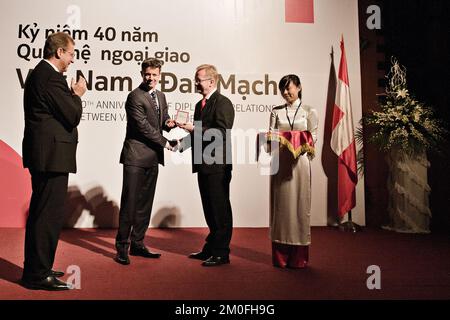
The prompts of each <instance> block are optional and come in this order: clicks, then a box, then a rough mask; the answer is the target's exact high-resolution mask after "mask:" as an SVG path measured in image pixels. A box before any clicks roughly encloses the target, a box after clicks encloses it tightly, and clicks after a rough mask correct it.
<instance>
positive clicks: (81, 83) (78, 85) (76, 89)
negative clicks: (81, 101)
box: [70, 76, 87, 97]
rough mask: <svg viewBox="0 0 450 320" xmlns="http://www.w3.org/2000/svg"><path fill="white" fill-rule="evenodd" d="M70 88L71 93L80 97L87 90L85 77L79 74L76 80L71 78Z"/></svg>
mask: <svg viewBox="0 0 450 320" xmlns="http://www.w3.org/2000/svg"><path fill="white" fill-rule="evenodd" d="M70 88H71V89H72V92H73V94H75V95H77V96H79V97H82V96H83V94H84V93H85V92H86V90H87V87H86V79H85V78H83V77H81V76H80V78H78V81H77V82H75V79H74V78H72V81H71V82H70Z"/></svg>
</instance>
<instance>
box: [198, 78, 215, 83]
mask: <svg viewBox="0 0 450 320" xmlns="http://www.w3.org/2000/svg"><path fill="white" fill-rule="evenodd" d="M208 80H211V78H207V79H196V80H195V84H199V83H201V82H203V81H208Z"/></svg>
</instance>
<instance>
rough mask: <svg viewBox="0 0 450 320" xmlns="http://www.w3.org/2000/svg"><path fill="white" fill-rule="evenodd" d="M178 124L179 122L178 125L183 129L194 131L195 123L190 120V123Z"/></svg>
mask: <svg viewBox="0 0 450 320" xmlns="http://www.w3.org/2000/svg"><path fill="white" fill-rule="evenodd" d="M177 124H178V126H179V127H180V128H181V129H184V130H186V131H189V132H192V131H194V124H192V123H190V122H188V123H177Z"/></svg>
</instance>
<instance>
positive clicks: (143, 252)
mask: <svg viewBox="0 0 450 320" xmlns="http://www.w3.org/2000/svg"><path fill="white" fill-rule="evenodd" d="M130 255H132V256H140V257H144V258H152V259H158V258H159V257H161V254H160V253H153V252H150V251H149V250H148V249H147V248H146V247H144V246H142V247H131V248H130Z"/></svg>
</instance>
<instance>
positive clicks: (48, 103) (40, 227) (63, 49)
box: [22, 32, 86, 290]
mask: <svg viewBox="0 0 450 320" xmlns="http://www.w3.org/2000/svg"><path fill="white" fill-rule="evenodd" d="M74 50H75V42H74V41H73V39H72V38H71V37H70V36H69V35H68V34H66V33H63V32H58V33H54V34H51V35H50V36H49V37H48V38H47V40H46V42H45V46H44V60H42V61H41V62H39V64H38V65H37V66H36V67H35V68H34V70H33V71H32V72H31V74H30V75H29V76H28V78H27V80H26V82H25V90H24V111H25V131H24V138H23V143H22V155H23V164H24V167H25V168H28V169H29V171H30V174H31V185H32V190H33V192H32V195H31V202H30V209H29V215H28V219H27V224H26V232H25V261H24V269H23V276H22V282H23V285H24V286H25V287H27V288H29V289H43V290H67V289H70V286H69V285H68V284H66V283H64V282H62V281H60V280H59V279H57V278H58V277H61V276H63V275H64V273H63V272H61V271H54V270H52V267H53V262H54V259H55V253H56V247H57V244H58V239H59V234H60V231H61V228H62V226H63V222H64V202H65V198H66V195H67V185H68V177H69V172H71V173H75V172H76V170H77V168H76V157H75V154H76V149H77V143H78V131H77V126H78V124H79V123H80V119H81V115H82V106H81V99H80V97H81V96H83V94H84V93H85V92H86V80H85V79H84V78H83V77H80V79H79V80H78V81H77V82H75V81H74V79H72V82H71V85H70V88H69V87H68V85H67V82H66V79H65V78H64V76H63V73H64V72H66V71H67V69H68V67H69V65H70V64H71V63H73V62H74V56H75V51H74Z"/></svg>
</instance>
